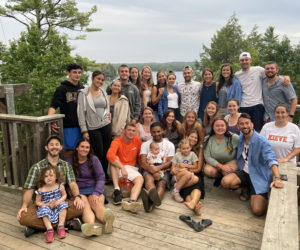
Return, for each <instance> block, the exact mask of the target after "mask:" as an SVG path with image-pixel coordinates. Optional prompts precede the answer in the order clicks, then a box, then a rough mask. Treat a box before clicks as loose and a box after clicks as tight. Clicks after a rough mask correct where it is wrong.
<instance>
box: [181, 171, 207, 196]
mask: <svg viewBox="0 0 300 250" xmlns="http://www.w3.org/2000/svg"><path fill="white" fill-rule="evenodd" d="M195 175H196V176H198V178H199V180H198V182H197V183H196V184H194V185H193V186H190V187H186V188H183V189H181V190H180V191H179V193H180V196H181V197H182V198H183V199H184V200H185V198H186V197H187V196H188V195H190V194H191V193H192V192H193V190H194V189H199V190H200V191H201V197H200V199H204V197H205V190H204V175H203V172H202V171H201V172H200V173H197V174H195Z"/></svg>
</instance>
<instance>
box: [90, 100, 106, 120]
mask: <svg viewBox="0 0 300 250" xmlns="http://www.w3.org/2000/svg"><path fill="white" fill-rule="evenodd" d="M93 102H94V106H95V109H96V112H97V114H98V115H99V117H101V118H102V117H103V114H104V111H105V108H106V106H107V105H108V103H107V102H106V99H105V98H104V96H99V97H96V98H95V97H93Z"/></svg>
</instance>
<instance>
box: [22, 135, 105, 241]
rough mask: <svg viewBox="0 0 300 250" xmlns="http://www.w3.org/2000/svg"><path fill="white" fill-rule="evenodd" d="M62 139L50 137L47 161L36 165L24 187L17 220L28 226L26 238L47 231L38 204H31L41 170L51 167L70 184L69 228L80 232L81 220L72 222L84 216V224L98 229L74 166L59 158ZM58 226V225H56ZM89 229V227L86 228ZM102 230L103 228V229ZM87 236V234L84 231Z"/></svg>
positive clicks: (47, 143) (47, 145) (30, 171)
mask: <svg viewBox="0 0 300 250" xmlns="http://www.w3.org/2000/svg"><path fill="white" fill-rule="evenodd" d="M62 148H63V147H62V145H61V139H60V138H59V137H58V136H56V135H52V136H50V137H49V138H48V139H47V141H46V145H45V149H46V151H47V156H46V158H45V159H43V160H41V161H40V162H38V163H36V164H34V165H33V166H32V167H31V168H30V170H29V173H28V176H27V178H26V182H25V185H24V189H25V191H24V194H23V200H22V206H21V208H20V210H19V212H18V215H17V219H18V221H19V222H20V224H21V225H24V226H26V228H25V237H28V236H30V235H32V234H33V233H34V232H35V231H36V230H45V229H46V228H45V225H44V223H43V220H42V218H38V217H37V214H36V210H37V206H36V204H31V205H30V206H28V205H29V203H30V201H31V199H32V197H33V194H34V190H36V189H37V186H38V183H37V181H38V178H39V174H40V172H41V170H42V169H43V168H45V167H47V166H49V165H52V166H56V167H57V168H58V169H59V171H60V172H61V173H62V174H63V176H64V179H65V182H66V184H68V186H69V189H70V191H71V194H72V195H73V196H72V198H71V199H70V200H67V201H68V209H67V217H66V221H67V226H68V227H69V228H70V227H71V228H72V227H73V229H76V230H80V229H81V222H80V220H79V219H76V220H72V219H74V218H77V217H80V216H81V215H84V222H87V223H89V228H91V227H98V226H96V225H94V224H93V223H94V221H93V220H94V219H93V217H92V218H91V217H90V216H89V210H90V208H89V207H88V206H86V202H85V199H86V197H83V196H80V194H79V189H78V186H77V184H76V179H75V175H74V172H73V168H72V166H71V165H70V164H69V163H67V162H65V161H63V160H61V159H60V158H59V153H60V151H61V150H62ZM54 226H56V225H54ZM84 228H87V227H84ZM101 230H102V228H101ZM95 231H96V230H95ZM83 233H84V234H85V232H84V231H83Z"/></svg>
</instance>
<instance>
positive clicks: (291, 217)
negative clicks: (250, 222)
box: [262, 162, 299, 250]
mask: <svg viewBox="0 0 300 250" xmlns="http://www.w3.org/2000/svg"><path fill="white" fill-rule="evenodd" d="M279 172H280V173H281V174H286V175H287V176H288V181H287V182H284V188H283V189H276V188H272V191H271V196H270V201H269V208H268V213H267V218H266V223H265V229H264V235H263V241H262V249H263V250H265V249H271V250H274V249H298V246H299V242H298V241H299V240H298V207H297V167H296V165H295V164H293V163H290V162H288V163H282V164H280V166H279Z"/></svg>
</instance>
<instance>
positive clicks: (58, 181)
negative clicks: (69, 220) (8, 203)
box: [35, 166, 68, 242]
mask: <svg viewBox="0 0 300 250" xmlns="http://www.w3.org/2000/svg"><path fill="white" fill-rule="evenodd" d="M62 182H63V177H62V176H61V175H60V172H59V170H58V168H57V167H53V166H49V167H46V168H44V169H43V170H42V172H41V174H40V176H39V180H38V187H39V189H38V190H37V191H35V192H36V201H35V204H36V205H37V206H38V209H37V212H36V213H37V217H38V218H42V219H43V222H44V224H45V227H46V228H47V231H46V233H45V234H46V242H52V241H53V240H54V237H53V235H54V230H53V227H52V224H55V223H57V222H58V226H57V233H58V238H60V239H63V238H65V237H66V232H65V227H64V224H65V219H66V215H67V208H68V203H67V202H66V201H65V200H66V198H67V193H66V190H65V187H64V185H62Z"/></svg>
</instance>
